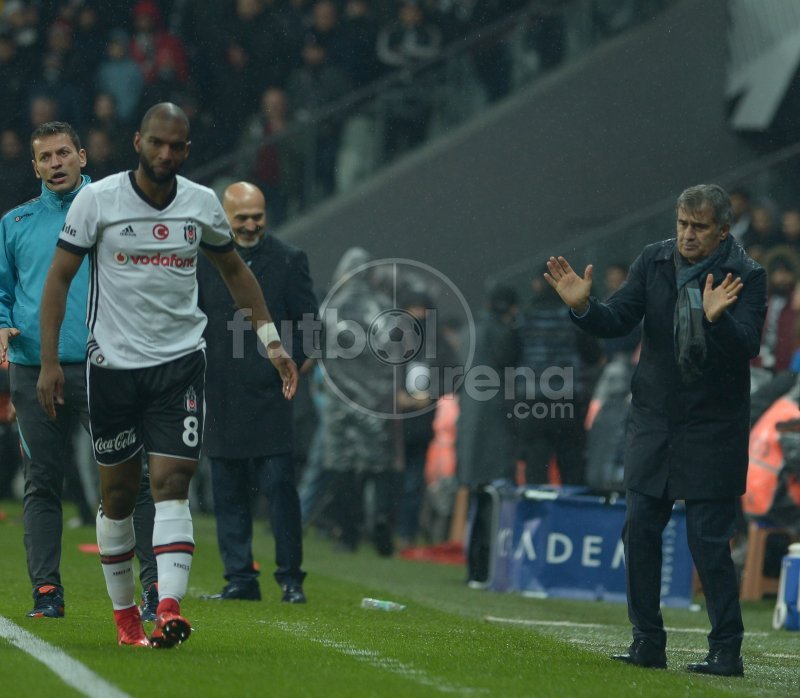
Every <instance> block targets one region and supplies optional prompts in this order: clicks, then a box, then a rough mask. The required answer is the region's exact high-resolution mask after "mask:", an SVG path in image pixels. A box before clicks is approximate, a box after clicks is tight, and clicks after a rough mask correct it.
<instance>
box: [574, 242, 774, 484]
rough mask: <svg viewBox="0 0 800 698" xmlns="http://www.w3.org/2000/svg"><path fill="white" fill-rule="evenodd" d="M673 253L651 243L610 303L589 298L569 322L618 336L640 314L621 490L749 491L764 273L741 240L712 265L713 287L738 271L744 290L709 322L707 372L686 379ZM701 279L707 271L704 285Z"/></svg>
mask: <svg viewBox="0 0 800 698" xmlns="http://www.w3.org/2000/svg"><path fill="white" fill-rule="evenodd" d="M674 249H675V240H674V239H670V240H664V241H663V242H659V243H655V244H653V245H648V246H647V247H645V249H644V251H643V252H642V254H641V255H640V256H639V257H638V259H637V260H636V261H635V262H634V263H633V265H632V266H631V271H630V274H629V276H628V280H627V281H626V282H625V284H624V285H623V286H622V287H621V288H620V289H619V290H618V291H617V292H616V293H614V294H613V295H612V296H611V297H610V298H609V299H608V302H607V303H601V302H599V301H597V300H596V299H594V298H592V299H591V301H590V306H589V311H588V313H587V314H586V315H584V316H583V317H581V318H575V317H574V316H573V320H574V322H575V323H576V324H577V325H579V326H580V327H582V328H583V329H584V330H586V331H587V332H589V333H591V334H594V335H595V336H598V337H620V336H624V335H626V334H627V333H628V332H630V331H631V330H632V329H633V328H634V327H636V325H638V324H639V322H640V321H641V320H642V318H644V324H643V326H642V353H641V358H640V360H639V365H638V366H637V368H636V371H635V373H634V376H633V379H632V382H631V390H632V393H633V400H632V407H631V418H630V422H629V424H628V433H627V447H626V453H625V486H626V487H627V488H628V489H632V490H634V491H636V492H641V493H642V494H646V495H650V496H652V497H661V496H668V497H670V498H673V499H721V498H728V497H735V496H738V495H741V494H743V493H744V490H745V481H746V477H747V463H748V455H747V451H748V441H749V435H750V422H749V417H750V366H749V362H750V359H751V358H753V357H754V356H756V355H757V354H758V352H759V348H760V337H761V326H762V325H763V323H764V316H765V312H766V274H765V273H764V270H763V269H762V268H761V267H760V266H759V265H758V264H756V263H755V262H754V261H753V260H752V259H750V258H749V257H748V256H747V255H746V254H745V252H744V250H743V249H742V247H741V246H740V245H739V244H738V243H737V242H735V241H733V244H732V246H731V248H730V251H729V253H728V254H727V256H726V257H725V258H724V259H723V260H721V261H720V263H719V264H718V265H717V266H716V267H715V268H714V269H712V271H713V273H714V285H715V286H716V285H717V284H718V283H719V282H720V281H721V280H722V279H723V278H724V276H725V274H727V273H728V272H732V273H733V274H734V276H741V278H742V281H743V282H744V288H743V289H742V292H741V293H740V294H739V299H738V300H737V302H736V303H735V304H734V305H733V306H732V307H731V308H730V309H729V310H728V311H726V312H725V313H724V314H723V316H722V317H721V318H720V319H719V320H718V321H717V322H716V323H714V324H713V325H712V324H710V323H708V322H707V321H704V327H705V336H706V346H707V349H708V356H707V360H706V365H705V366H704V375H703V377H702V378H701V379H700V380H699V381H697V382H695V383H691V384H688V385H687V384H685V383H684V382H683V380H682V378H681V374H680V371H679V369H678V364H677V362H676V360H675V349H674V339H673V332H674V329H673V327H674V321H673V315H674V311H675V301H676V298H677V288H676V284H675V267H674V263H673V257H672V256H673V251H674ZM704 283H705V277H704V278H703V280H702V282H701V284H700V286H701V288H702V287H703V286H704Z"/></svg>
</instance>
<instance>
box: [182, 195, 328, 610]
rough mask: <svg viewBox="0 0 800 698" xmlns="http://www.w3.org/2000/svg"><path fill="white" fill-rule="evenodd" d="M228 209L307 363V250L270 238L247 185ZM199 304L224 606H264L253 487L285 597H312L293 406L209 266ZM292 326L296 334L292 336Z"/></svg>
mask: <svg viewBox="0 0 800 698" xmlns="http://www.w3.org/2000/svg"><path fill="white" fill-rule="evenodd" d="M223 206H224V208H225V213H226V214H227V216H228V220H229V222H230V224H231V228H232V229H233V232H234V238H235V241H236V243H237V249H238V251H239V254H241V256H242V258H243V259H244V260H245V262H246V263H247V265H248V267H249V268H250V270H251V271H252V272H253V274H254V276H255V277H256V279H257V281H258V283H259V285H260V286H261V289H262V291H263V292H264V298H265V300H266V302H267V306H268V307H269V310H270V314H271V315H272V319H273V322H274V323H275V324H276V326H277V328H278V331H279V332H280V334H281V341H282V342H283V344H284V346H285V347H286V349H287V350H288V351H290V353H291V355H292V358H294V360H295V361H296V362H297V363H298V364H302V363H303V361H304V359H305V356H304V354H303V341H302V337H301V336H300V331H299V328H298V323H300V322H301V321H302V320H303V319H304V316H305V318H306V319H308V320H313V319H314V318H315V317H316V314H317V303H316V299H315V297H314V293H313V290H312V283H311V277H310V275H309V271H308V259H307V257H306V255H305V253H304V252H301V251H300V250H298V249H296V248H294V247H291V246H290V245H287V244H286V243H284V242H282V241H281V240H278V239H277V238H275V237H273V236H271V235H266V234H265V233H264V226H265V225H266V202H265V200H264V196H263V194H262V193H261V191H260V190H259V189H258V188H257V187H255V186H253V185H251V184H248V183H246V182H239V183H237V184H232V185H231V186H230V187H228V189H227V190H226V191H225V195H224V197H223ZM197 276H198V281H199V289H200V291H199V294H200V297H199V305H200V307H201V308H202V309H203V311H204V312H205V313H206V315H207V316H208V325H207V327H206V331H205V339H206V343H207V348H206V355H207V358H208V368H207V370H206V421H205V428H204V432H205V433H204V437H203V451H204V453H205V454H206V455H207V456H208V457H209V458H210V460H211V475H212V487H213V491H214V512H215V515H216V518H217V538H218V542H219V547H220V554H221V556H222V560H223V563H224V566H225V578H226V579H227V580H228V584H227V585H226V587H225V588H224V589H223V591H222V592H221V593H220V594H216V595H214V597H213V598H220V599H243V598H244V599H258V598H260V589H259V586H258V582H257V579H256V577H257V574H258V573H257V572H256V571H255V570H254V569H253V557H252V550H251V548H252V525H253V522H252V513H251V511H250V499H251V493H250V483H251V481H252V478H253V477H255V478H257V482H258V485H259V489H260V490H261V491H262V492H264V493H265V494H266V496H267V498H268V500H269V503H270V515H271V518H272V531H273V534H274V536H275V555H276V563H277V567H278V569H277V571H276V573H275V578H276V579H277V581H278V583H279V584H280V585H281V587H282V588H283V592H284V595H283V600H284V601H293V602H298V601H301V600H304V596H303V592H302V582H303V578H304V577H305V573H304V572H302V570H301V569H300V565H301V563H302V528H301V522H300V509H299V502H298V496H297V490H296V488H295V482H294V480H295V478H294V472H293V467H292V460H291V453H292V425H293V417H292V403H291V402H288V401H287V400H285V399H284V398H283V395H282V381H281V378H280V376H279V375H278V372H277V371H276V370H275V369H274V368H273V366H272V364H271V363H270V361H269V360H268V359H267V358H266V351H265V349H264V346H263V345H262V344H261V342H260V341H259V340H257V338H256V333H255V331H253V330H252V329H251V328H250V325H249V322H247V317H246V315H245V314H244V313H243V312H242V311H239V310H238V309H237V308H236V306H235V304H234V302H233V299H232V298H231V295H230V293H229V292H228V289H227V288H226V287H225V284H224V282H222V280H221V277H220V276H219V274H217V273H216V272H215V270H214V269H213V267H212V265H211V264H210V262H208V260H206V259H201V260H200V264H199V266H198V270H197ZM290 324H291V326H292V327H293V331H290Z"/></svg>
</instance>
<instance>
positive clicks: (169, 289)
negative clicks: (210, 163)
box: [37, 103, 297, 648]
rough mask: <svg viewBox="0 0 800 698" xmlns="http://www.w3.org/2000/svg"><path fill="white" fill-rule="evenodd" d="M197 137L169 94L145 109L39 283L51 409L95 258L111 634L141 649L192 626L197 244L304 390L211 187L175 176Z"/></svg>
mask: <svg viewBox="0 0 800 698" xmlns="http://www.w3.org/2000/svg"><path fill="white" fill-rule="evenodd" d="M190 146H191V143H190V141H189V120H188V119H187V117H186V114H184V112H183V111H182V110H181V109H180V108H179V107H177V106H175V105H174V104H170V103H162V104H157V105H155V106H154V107H151V108H150V109H149V110H148V111H147V113H146V114H145V115H144V117H143V119H142V123H141V125H140V127H139V131H137V133H136V136H135V137H134V148H135V149H136V152H137V153H138V155H139V166H138V167H137V169H136V170H135V171H134V172H130V173H129V172H123V173H120V174H118V175H113V176H111V177H107V178H105V179H103V180H101V181H100V182H97V183H96V184H95V185H92V186H91V187H87V188H86V189H87V191H86V196H83V197H81V196H80V195H79V196H78V197H76V200H75V202H74V203H73V205H72V208H71V209H70V213H69V215H68V216H67V219H66V222H65V224H64V227H63V230H62V232H61V236H60V238H59V242H58V246H57V248H56V252H55V255H54V257H53V262H52V264H51V266H50V271H49V272H48V275H47V281H46V282H45V287H44V292H43V294H42V306H41V313H40V317H41V337H42V342H41V347H42V348H41V372H40V374H39V381H38V383H37V393H38V398H39V402H40V403H41V405H42V407H43V408H44V410H45V412H46V413H47V415H48V416H50V417H51V418H55V416H56V411H57V409H58V406H59V405H60V404H61V403H63V388H64V374H63V371H62V370H61V367H60V366H59V363H58V335H59V329H60V326H61V322H62V320H63V317H64V308H65V304H66V296H67V292H68V290H69V287H70V284H71V283H72V279H73V278H74V276H75V274H76V273H77V271H78V268H79V267H80V264H81V262H82V260H83V258H84V256H85V255H86V254H87V253H89V254H90V255H91V283H90V291H89V300H88V304H87V310H88V312H87V322H88V325H89V329H90V332H91V335H90V338H89V344H88V352H87V353H88V361H87V388H88V392H89V422H90V426H91V432H92V441H93V444H94V452H95V458H96V460H97V461H98V463H99V464H100V465H101V467H100V499H101V505H100V511H99V513H98V517H97V543H98V547H99V548H100V561H101V567H102V570H103V574H104V576H105V580H106V588H107V589H108V595H109V598H110V599H111V603H112V606H113V609H114V621H115V623H116V625H117V641H118V643H119V644H120V645H128V646H134V647H137V646H139V647H143V646H151V647H154V648H170V647H174V646H176V645H179V644H180V643H182V642H184V641H185V640H186V639H187V638H188V637H189V635H190V633H191V630H192V628H191V624H190V623H189V621H188V620H186V618H184V617H183V616H182V615H181V609H180V602H181V600H182V599H183V597H184V596H185V594H186V591H187V589H188V584H189V572H190V570H191V562H192V555H193V553H194V537H193V527H192V517H191V511H190V509H189V501H188V496H189V482H190V480H191V477H192V475H193V474H194V471H195V469H196V467H197V460H198V457H199V454H200V445H201V440H202V426H203V390H204V384H205V368H206V366H205V355H204V352H203V346H204V344H203V338H202V334H203V329H204V327H205V323H206V318H205V316H204V315H203V313H202V312H201V311H200V310H199V309H198V307H197V280H196V274H195V271H196V262H197V253H198V249H202V250H203V252H205V253H206V254H207V255H208V257H209V259H210V260H211V261H212V263H213V264H214V265H215V266H216V268H217V269H218V270H219V272H220V274H221V275H222V277H223V279H224V280H225V283H226V285H227V287H228V290H229V291H230V293H231V296H232V297H233V300H234V302H235V303H236V305H237V306H238V307H240V308H248V309H250V310H251V311H252V316H251V317H252V319H253V324H254V326H255V327H256V333H257V335H258V337H259V339H260V340H261V341H262V342H263V343H264V344H265V345H266V346H267V348H268V352H267V353H268V356H269V357H270V361H271V362H272V364H273V366H275V368H276V370H277V371H278V373H279V374H280V376H281V379H282V381H283V396H284V397H285V398H286V399H291V398H292V397H294V394H295V391H296V390H297V367H296V366H295V364H294V362H293V361H292V360H291V358H290V357H289V356H288V354H287V353H286V350H285V349H284V348H283V347H282V346H281V344H280V338H279V337H278V335H277V331H276V329H275V326H274V324H273V323H272V318H271V316H270V314H269V310H268V308H267V305H266V303H265V302H264V296H263V294H262V292H261V288H260V287H259V285H258V282H257V281H256V279H255V277H254V276H253V274H252V272H251V271H250V270H249V269H248V268H247V265H246V264H245V263H244V262H243V261H242V259H241V257H240V256H239V255H238V254H237V252H236V251H235V250H234V249H233V244H232V235H231V231H230V228H229V226H228V224H227V221H226V218H225V213H224V211H223V210H222V207H221V205H220V204H219V202H218V201H217V199H216V196H215V195H214V194H213V192H212V191H211V190H210V189H207V188H206V187H202V186H199V185H197V184H194V183H192V182H190V181H189V180H187V179H185V178H183V177H180V176H178V170H179V169H180V167H181V165H183V163H184V161H185V160H186V158H187V156H188V155H189V150H190ZM81 193H83V192H81ZM142 449H144V450H145V451H146V453H147V458H148V464H149V467H150V487H151V490H152V493H153V500H154V501H155V508H156V513H155V521H154V525H153V552H154V553H155V555H156V564H157V566H158V594H159V601H158V609H157V611H156V613H157V616H158V618H157V620H156V624H155V628H154V630H153V632H152V634H151V636H150V637H149V638H148V637H147V636H146V635H145V633H144V629H143V626H142V620H141V617H140V614H139V610H138V608H137V607H136V604H135V602H134V584H133V564H132V558H133V550H134V547H135V544H136V541H135V537H134V534H133V517H132V514H133V507H134V504H135V500H136V492H137V490H138V483H139V480H140V479H141V470H142V464H141V453H140V451H141V450H142Z"/></svg>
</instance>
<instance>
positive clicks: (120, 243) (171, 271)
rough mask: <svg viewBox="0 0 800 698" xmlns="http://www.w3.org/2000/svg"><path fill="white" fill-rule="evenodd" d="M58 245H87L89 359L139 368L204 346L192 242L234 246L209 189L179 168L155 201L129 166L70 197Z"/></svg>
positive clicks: (77, 248) (83, 248) (79, 248)
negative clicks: (172, 186)
mask: <svg viewBox="0 0 800 698" xmlns="http://www.w3.org/2000/svg"><path fill="white" fill-rule="evenodd" d="M58 245H59V247H62V248H64V249H66V250H68V251H70V252H73V253H76V254H86V253H90V261H91V277H90V284H89V298H88V300H87V305H86V324H87V326H88V327H89V340H88V347H87V352H88V357H89V361H91V362H92V363H93V364H95V365H97V366H103V367H105V368H142V367H145V366H154V365H157V364H163V363H166V362H167V361H172V360H174V359H177V358H180V357H181V356H185V355H186V354H190V353H191V352H193V351H196V350H197V349H202V348H203V347H205V340H204V339H203V330H204V329H205V326H206V316H205V314H204V313H203V312H202V311H201V310H200V309H199V308H198V307H197V278H196V269H197V254H198V248H199V247H200V246H203V247H207V248H211V249H214V250H215V251H220V252H223V251H225V250H227V249H232V248H233V235H232V233H231V229H230V226H229V225H228V221H227V219H226V217H225V212H224V211H223V209H222V206H221V204H220V203H219V201H218V199H217V196H216V194H214V192H213V191H212V190H211V189H209V188H208V187H204V186H201V185H199V184H196V183H194V182H192V181H190V180H188V179H186V178H185V177H180V176H178V177H177V187H176V190H175V195H174V197H173V198H172V200H171V201H169V202H168V203H167V204H166V206H164V207H163V208H158V207H156V206H155V205H154V204H153V203H152V202H150V201H149V200H148V199H147V197H146V196H145V195H144V193H143V192H142V191H141V190H140V189H139V187H138V186H136V183H135V180H134V179H133V172H120V173H119V174H115V175H111V176H110V177H106V178H104V179H101V180H100V181H98V182H94V183H92V184H89V185H87V186H85V187H84V188H83V189H82V190H81V191H80V193H79V194H78V196H76V197H75V201H74V202H73V203H72V206H71V207H70V210H69V213H68V214H67V218H66V221H65V222H64V227H63V228H62V230H61V235H60V236H59V241H58Z"/></svg>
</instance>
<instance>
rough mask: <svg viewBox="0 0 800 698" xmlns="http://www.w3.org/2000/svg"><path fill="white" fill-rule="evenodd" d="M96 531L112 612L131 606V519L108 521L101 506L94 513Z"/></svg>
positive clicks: (132, 546) (132, 599)
mask: <svg viewBox="0 0 800 698" xmlns="http://www.w3.org/2000/svg"><path fill="white" fill-rule="evenodd" d="M96 529H97V547H98V548H100V563H101V566H102V568H103V575H104V576H105V578H106V589H108V596H109V597H110V599H111V603H112V605H113V606H114V610H115V611H121V610H123V609H125V608H130V607H131V606H135V605H136V602H135V601H134V598H133V597H134V593H135V590H136V582H135V580H134V577H133V550H134V548H135V547H136V534H135V533H134V532H133V516H128V517H127V518H124V519H121V520H118V521H115V520H113V519H109V518H108V517H107V516H106V515H105V514H104V513H103V509H102V507H101V508H100V509H98V511H97V520H96Z"/></svg>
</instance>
